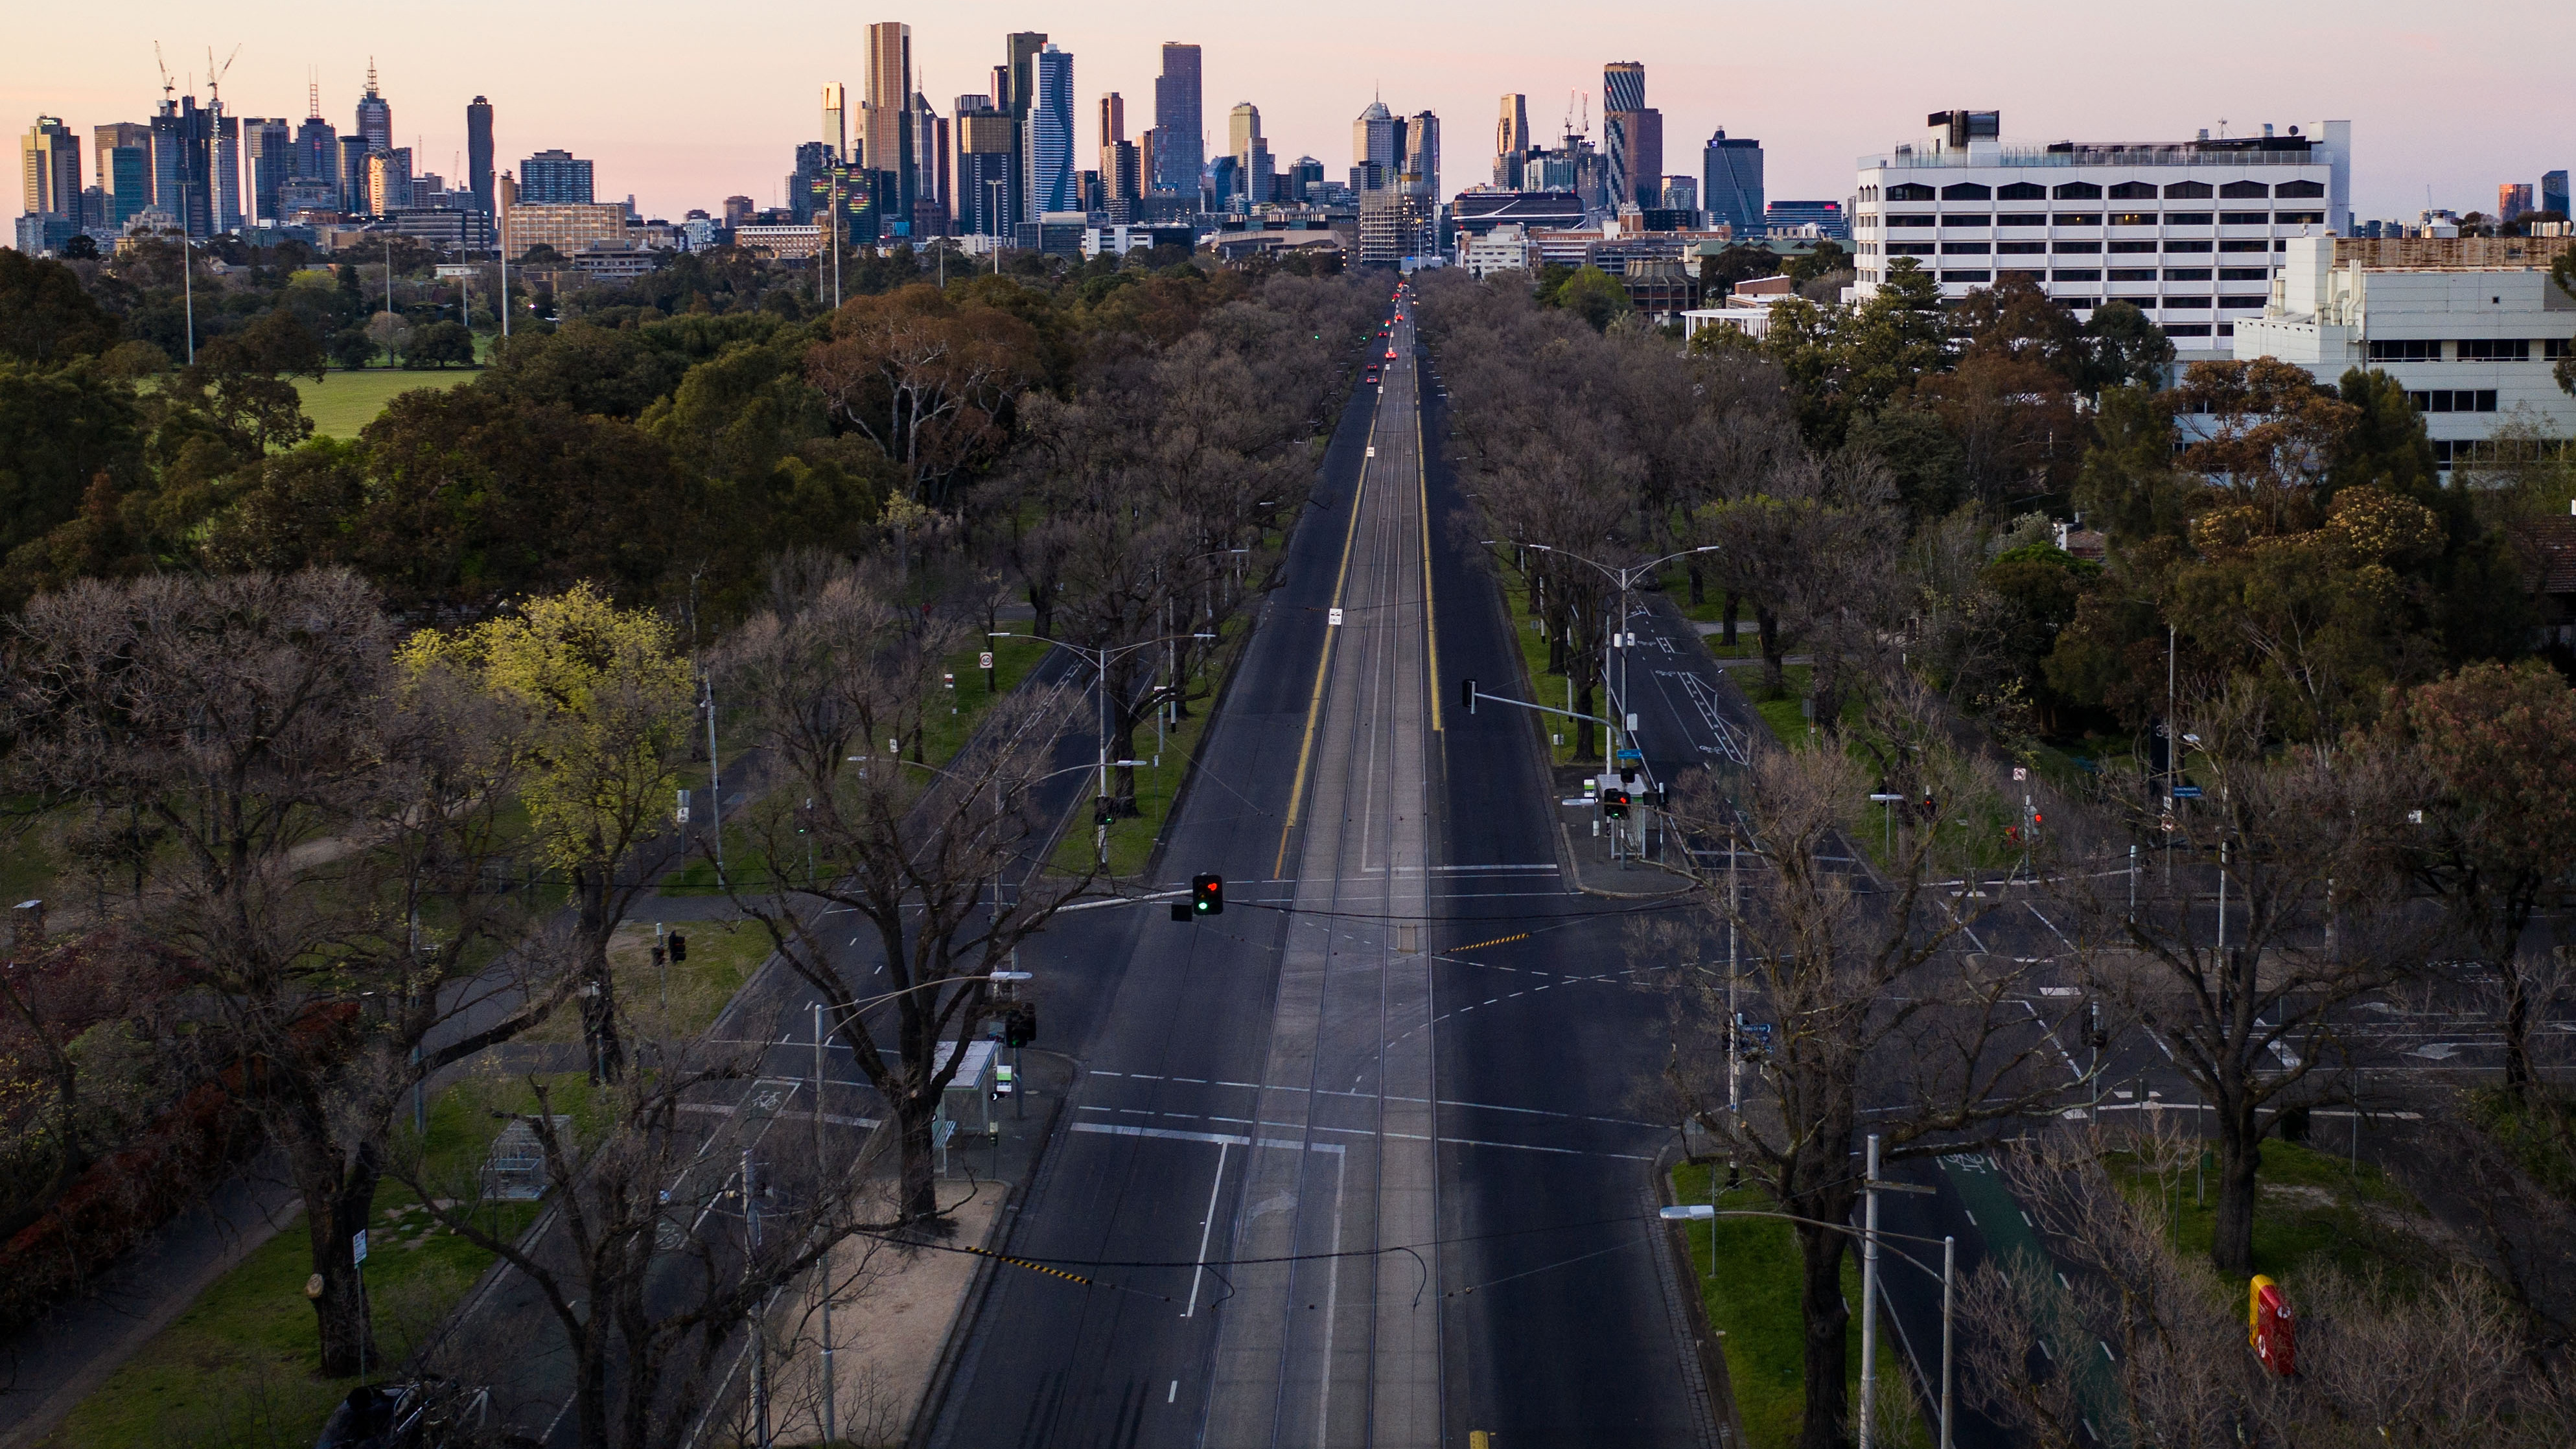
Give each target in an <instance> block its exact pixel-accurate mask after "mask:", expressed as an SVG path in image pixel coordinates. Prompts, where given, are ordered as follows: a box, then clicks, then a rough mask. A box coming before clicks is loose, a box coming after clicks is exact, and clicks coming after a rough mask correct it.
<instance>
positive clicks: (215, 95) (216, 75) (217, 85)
mask: <svg viewBox="0 0 2576 1449" xmlns="http://www.w3.org/2000/svg"><path fill="white" fill-rule="evenodd" d="M240 58H241V47H240V46H238V45H236V46H234V47H233V53H232V54H230V55H228V56H225V57H224V63H223V64H222V65H217V64H215V48H214V47H213V46H211V45H209V46H207V47H206V101H207V103H208V104H210V105H217V106H220V105H222V104H223V103H224V89H223V87H224V77H225V76H226V75H229V74H231V72H232V68H233V62H234V61H236V60H239V59H240Z"/></svg>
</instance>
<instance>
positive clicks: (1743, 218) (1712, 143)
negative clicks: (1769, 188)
mask: <svg viewBox="0 0 2576 1449" xmlns="http://www.w3.org/2000/svg"><path fill="white" fill-rule="evenodd" d="M1699 195H1700V203H1701V204H1702V205H1703V206H1705V207H1707V208H1708V222H1709V225H1711V226H1731V227H1733V228H1735V234H1736V235H1737V236H1739V237H1756V236H1760V235H1761V234H1762V229H1763V225H1764V223H1763V215H1764V210H1763V198H1762V143H1761V142H1759V141H1755V140H1751V139H1748V138H1742V137H1738V138H1736V139H1732V140H1730V139H1728V137H1727V134H1726V128H1725V127H1723V126H1720V127H1719V128H1718V131H1717V134H1716V135H1714V136H1711V137H1709V138H1708V148H1707V149H1706V150H1704V151H1702V152H1701V153H1700V176H1699Z"/></svg>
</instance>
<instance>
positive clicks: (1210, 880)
mask: <svg viewBox="0 0 2576 1449" xmlns="http://www.w3.org/2000/svg"><path fill="white" fill-rule="evenodd" d="M1190 909H1191V910H1192V911H1193V912H1195V913H1197V914H1199V915H1202V916H1221V915H1224V914H1225V877H1223V876H1221V875H1194V876H1191V877H1190Z"/></svg>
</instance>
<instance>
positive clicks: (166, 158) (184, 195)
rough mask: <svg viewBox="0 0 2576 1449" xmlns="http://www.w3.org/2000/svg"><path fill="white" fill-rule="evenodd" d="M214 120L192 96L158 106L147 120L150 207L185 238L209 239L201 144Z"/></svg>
mask: <svg viewBox="0 0 2576 1449" xmlns="http://www.w3.org/2000/svg"><path fill="white" fill-rule="evenodd" d="M213 120H214V117H213V116H212V115H211V114H210V113H208V112H206V111H203V110H200V109H199V108H198V106H197V98H196V97H195V96H181V97H179V98H178V99H177V100H175V101H172V100H165V101H163V102H162V103H161V110H160V113H159V114H157V115H155V116H154V117H153V118H152V204H153V205H155V206H157V207H159V208H161V209H162V210H163V211H166V212H168V213H170V215H172V216H173V217H176V218H177V219H178V221H179V226H180V230H182V231H183V232H185V233H186V234H187V235H189V236H191V237H208V236H213V235H214V234H215V226H214V216H215V202H214V191H213V186H212V182H213V179H214V178H213V177H212V176H211V175H210V174H209V169H210V161H211V158H210V157H209V156H208V154H207V153H208V146H207V142H208V141H209V140H210V139H212V133H213V129H214V128H213V125H212V122H213Z"/></svg>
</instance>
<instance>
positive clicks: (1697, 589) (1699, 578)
mask: <svg viewBox="0 0 2576 1449" xmlns="http://www.w3.org/2000/svg"><path fill="white" fill-rule="evenodd" d="M1682 572H1684V573H1685V574H1687V575H1689V576H1690V601H1691V607H1692V608H1694V609H1696V608H1698V607H1699V606H1700V605H1702V604H1704V603H1707V602H1708V579H1707V577H1706V576H1705V575H1703V574H1702V573H1701V572H1700V567H1699V565H1698V564H1697V563H1693V564H1690V565H1688V566H1687V567H1685V568H1684V569H1683V570H1682Z"/></svg>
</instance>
